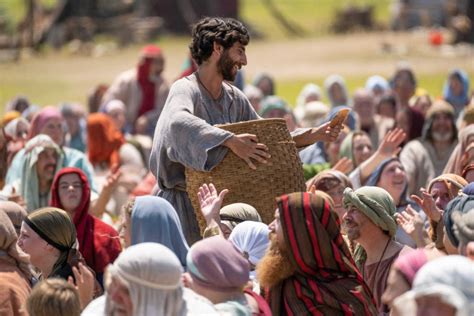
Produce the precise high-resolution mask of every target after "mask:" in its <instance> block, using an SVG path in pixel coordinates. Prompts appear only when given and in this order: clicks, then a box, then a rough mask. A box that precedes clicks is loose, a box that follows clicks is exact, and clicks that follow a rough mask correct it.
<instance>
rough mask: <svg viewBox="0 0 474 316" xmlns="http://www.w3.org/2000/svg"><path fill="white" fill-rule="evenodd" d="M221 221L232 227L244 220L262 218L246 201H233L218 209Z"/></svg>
mask: <svg viewBox="0 0 474 316" xmlns="http://www.w3.org/2000/svg"><path fill="white" fill-rule="evenodd" d="M219 215H220V218H221V223H222V224H224V225H226V226H227V227H229V229H231V230H232V229H234V228H235V226H237V224H239V223H242V222H244V221H254V222H261V221H262V218H261V217H260V214H258V211H257V210H256V209H255V207H253V206H252V205H249V204H246V203H233V204H229V205H226V206H224V207H223V208H221V210H220V211H219Z"/></svg>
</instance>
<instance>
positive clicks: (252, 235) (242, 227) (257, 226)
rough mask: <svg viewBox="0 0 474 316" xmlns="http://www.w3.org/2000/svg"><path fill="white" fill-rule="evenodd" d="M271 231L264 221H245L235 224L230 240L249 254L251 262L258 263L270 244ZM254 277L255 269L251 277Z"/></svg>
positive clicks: (245, 253)
mask: <svg viewBox="0 0 474 316" xmlns="http://www.w3.org/2000/svg"><path fill="white" fill-rule="evenodd" d="M269 232H270V231H269V229H268V226H267V225H265V224H264V223H260V222H252V221H245V222H242V223H240V224H238V225H237V226H235V228H234V229H233V230H232V233H231V234H230V236H229V240H230V241H231V242H232V244H234V246H235V247H236V248H237V249H239V251H240V252H241V253H243V254H244V255H246V256H248V260H249V261H250V263H252V264H253V265H257V264H258V262H259V261H260V259H262V258H263V256H264V255H265V252H266V251H267V248H268V245H269V244H270V240H269V239H268V234H269ZM253 277H254V271H251V272H250V278H251V279H252V278H253Z"/></svg>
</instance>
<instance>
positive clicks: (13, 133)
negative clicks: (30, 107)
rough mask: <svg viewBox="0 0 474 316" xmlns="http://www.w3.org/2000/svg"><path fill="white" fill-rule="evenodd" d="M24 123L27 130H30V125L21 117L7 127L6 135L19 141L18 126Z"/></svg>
mask: <svg viewBox="0 0 474 316" xmlns="http://www.w3.org/2000/svg"><path fill="white" fill-rule="evenodd" d="M19 123H22V124H25V125H26V127H27V130H30V128H31V127H30V123H29V122H28V121H27V120H26V119H25V118H24V117H19V118H16V119H14V120H12V121H10V122H9V123H8V124H7V125H5V128H4V130H5V134H7V135H8V136H10V138H11V139H13V140H17V139H18V124H19Z"/></svg>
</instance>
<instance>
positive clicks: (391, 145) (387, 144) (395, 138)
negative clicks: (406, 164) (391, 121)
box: [377, 127, 407, 158]
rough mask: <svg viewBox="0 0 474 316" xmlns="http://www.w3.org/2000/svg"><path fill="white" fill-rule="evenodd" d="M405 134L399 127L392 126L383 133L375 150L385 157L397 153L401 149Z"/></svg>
mask: <svg viewBox="0 0 474 316" xmlns="http://www.w3.org/2000/svg"><path fill="white" fill-rule="evenodd" d="M406 137H407V135H406V134H405V132H404V131H403V130H402V129H401V128H398V127H397V128H394V129H393V130H391V131H389V132H388V133H387V134H385V136H384V138H383V140H382V142H381V143H380V145H379V148H378V149H377V151H378V152H379V153H380V154H381V155H382V156H384V157H385V158H390V157H393V156H396V155H398V153H399V152H400V150H401V149H402V148H401V147H400V145H401V144H402V143H403V141H404V140H405V139H406Z"/></svg>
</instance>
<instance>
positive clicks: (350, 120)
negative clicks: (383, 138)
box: [324, 105, 359, 131]
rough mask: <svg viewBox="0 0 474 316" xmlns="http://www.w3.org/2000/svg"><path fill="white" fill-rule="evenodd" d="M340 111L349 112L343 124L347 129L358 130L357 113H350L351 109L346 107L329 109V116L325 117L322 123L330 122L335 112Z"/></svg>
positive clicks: (339, 106)
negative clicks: (345, 110) (346, 110)
mask: <svg viewBox="0 0 474 316" xmlns="http://www.w3.org/2000/svg"><path fill="white" fill-rule="evenodd" d="M342 109H349V110H351V111H350V112H349V115H348V116H347V119H346V122H345V124H346V125H347V126H348V127H349V129H350V130H351V131H355V130H358V129H359V122H358V121H359V119H358V116H357V113H356V112H355V111H352V108H351V107H349V106H347V105H338V106H335V107H333V108H331V110H330V111H329V114H328V115H327V116H326V119H325V121H324V122H329V121H330V120H332V119H333V118H334V117H335V116H336V114H337V112H339V111H340V110H342Z"/></svg>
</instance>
